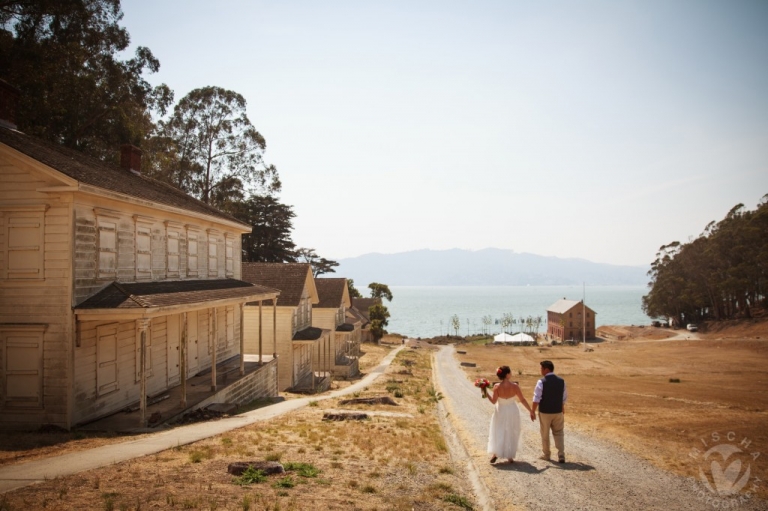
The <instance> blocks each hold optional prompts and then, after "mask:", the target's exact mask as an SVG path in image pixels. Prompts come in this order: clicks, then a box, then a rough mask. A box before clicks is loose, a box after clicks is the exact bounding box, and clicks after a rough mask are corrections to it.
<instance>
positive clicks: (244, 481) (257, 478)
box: [233, 466, 267, 486]
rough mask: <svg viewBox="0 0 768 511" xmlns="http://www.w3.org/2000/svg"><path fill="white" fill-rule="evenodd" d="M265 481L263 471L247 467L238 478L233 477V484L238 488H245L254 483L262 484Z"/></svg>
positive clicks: (265, 477)
mask: <svg viewBox="0 0 768 511" xmlns="http://www.w3.org/2000/svg"><path fill="white" fill-rule="evenodd" d="M266 480H267V476H266V475H265V474H264V471H263V470H259V469H257V468H253V466H249V467H248V468H246V469H245V471H244V472H243V473H242V474H241V475H240V476H239V477H235V478H234V480H233V482H234V483H235V484H237V485H240V486H247V485H249V484H254V483H263V482H264V481H266Z"/></svg>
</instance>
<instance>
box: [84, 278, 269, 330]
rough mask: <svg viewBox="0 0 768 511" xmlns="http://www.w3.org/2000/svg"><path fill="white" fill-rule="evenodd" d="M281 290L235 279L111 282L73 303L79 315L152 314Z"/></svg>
mask: <svg viewBox="0 0 768 511" xmlns="http://www.w3.org/2000/svg"><path fill="white" fill-rule="evenodd" d="M279 294H280V291H278V290H276V289H272V288H268V287H264V286H257V285H255V284H251V283H249V282H243V281H242V280H237V279H211V280H177V281H161V282H134V283H123V282H112V283H111V284H109V285H108V286H107V287H105V288H104V289H102V290H101V291H99V292H98V293H96V294H95V295H93V296H91V297H90V298H88V299H87V300H85V301H84V302H83V303H81V304H80V305H78V306H77V307H75V314H76V315H77V317H78V319H79V320H81V321H83V320H89V319H102V318H104V317H105V316H111V317H115V318H121V319H138V318H152V317H155V316H164V315H167V314H177V313H181V312H186V311H192V310H196V309H200V308H201V307H218V306H225V305H231V304H237V303H244V302H249V301H260V300H271V299H274V298H276V297H277V296H278V295H279Z"/></svg>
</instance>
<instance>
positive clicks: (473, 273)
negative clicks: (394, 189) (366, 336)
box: [326, 248, 648, 289]
mask: <svg viewBox="0 0 768 511" xmlns="http://www.w3.org/2000/svg"><path fill="white" fill-rule="evenodd" d="M338 262H339V267H338V268H336V273H335V275H333V274H331V275H326V276H328V277H330V276H339V277H346V278H351V279H354V281H355V287H357V288H358V289H362V288H365V287H366V286H368V284H369V283H371V282H381V283H383V284H387V285H389V286H526V285H531V286H555V285H576V284H581V283H582V282H585V283H586V284H587V285H589V286H617V285H646V284H647V283H648V276H647V275H646V273H647V272H648V268H647V267H642V266H618V265H613V264H601V263H593V262H591V261H587V260H584V259H561V258H559V257H546V256H540V255H536V254H526V253H516V252H514V251H512V250H502V249H498V248H486V249H483V250H476V251H471V250H461V249H452V250H415V251H412V252H400V253H398V254H377V253H374V254H365V255H361V256H359V257H351V258H348V259H340V260H339V261H338Z"/></svg>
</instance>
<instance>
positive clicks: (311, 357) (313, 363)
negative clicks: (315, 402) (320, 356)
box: [309, 346, 319, 392]
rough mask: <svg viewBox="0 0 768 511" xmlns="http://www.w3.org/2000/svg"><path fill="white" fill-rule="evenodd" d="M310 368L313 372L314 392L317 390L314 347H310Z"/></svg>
mask: <svg viewBox="0 0 768 511" xmlns="http://www.w3.org/2000/svg"><path fill="white" fill-rule="evenodd" d="M318 348H319V346H318ZM309 370H310V372H311V373H312V392H314V391H315V350H314V348H309Z"/></svg>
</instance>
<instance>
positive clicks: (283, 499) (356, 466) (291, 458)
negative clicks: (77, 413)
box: [0, 345, 472, 511]
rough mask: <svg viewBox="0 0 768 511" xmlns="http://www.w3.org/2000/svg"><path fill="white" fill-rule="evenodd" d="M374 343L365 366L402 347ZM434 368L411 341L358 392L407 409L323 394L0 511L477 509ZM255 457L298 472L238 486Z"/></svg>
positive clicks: (7, 503) (15, 499)
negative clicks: (330, 413)
mask: <svg viewBox="0 0 768 511" xmlns="http://www.w3.org/2000/svg"><path fill="white" fill-rule="evenodd" d="M363 349H364V351H366V352H367V353H366V355H365V356H364V357H363V358H362V359H361V362H362V365H363V368H364V369H363V371H365V370H366V369H368V368H370V367H372V366H375V365H377V364H378V361H379V360H380V359H381V358H382V356H383V354H384V353H386V352H388V351H389V349H391V348H389V347H373V346H370V345H365V346H364V348H363ZM373 351H376V352H378V355H377V356H373V354H372V353H371V352H373ZM369 353H370V354H371V355H372V356H371V357H368V354H369ZM366 357H368V360H365V359H366ZM377 358H378V360H374V359H377ZM430 376H431V355H430V353H429V351H427V350H425V349H406V350H403V351H402V352H401V353H400V354H398V356H397V358H396V359H395V361H394V362H393V364H392V365H391V366H390V368H389V370H388V371H387V374H385V375H383V376H382V377H380V378H379V379H378V380H377V381H376V382H375V383H374V384H373V385H371V386H369V387H368V388H366V389H365V390H364V391H362V392H360V393H358V394H357V397H367V396H384V395H388V396H392V397H393V398H394V399H395V401H396V402H397V403H398V406H391V405H375V406H371V405H340V404H339V400H340V399H329V400H319V401H312V402H311V404H310V406H308V407H305V408H303V409H301V410H298V411H296V412H293V413H290V414H287V415H284V416H282V417H279V418H277V419H274V420H270V421H268V422H264V423H258V424H254V425H251V426H248V427H244V428H241V429H238V430H234V431H232V432H230V433H228V434H225V435H221V436H217V437H212V438H210V439H207V440H204V441H200V442H197V443H194V444H190V445H186V446H180V447H178V448H175V449H171V450H168V451H164V452H162V453H159V454H157V455H154V456H148V457H144V458H138V459H136V460H133V461H130V462H125V463H120V464H117V465H113V466H110V467H104V468H101V469H98V470H93V471H89V472H84V473H80V474H77V475H73V476H70V477H66V478H61V479H56V480H52V481H49V482H46V483H43V484H40V485H35V486H29V487H26V488H22V489H19V490H16V491H13V492H10V493H8V494H6V495H4V496H0V509H2V510H4V511H6V510H7V511H10V510H27V509H62V510H65V509H66V510H69V509H72V510H75V509H76V510H81V509H104V510H147V509H205V510H216V509H219V510H225V509H226V510H243V511H248V510H273V511H275V510H300V509H360V510H369V509H403V510H406V509H407V510H411V509H419V510H438V509H451V508H453V509H462V508H470V507H471V506H472V501H471V490H470V488H469V487H468V485H467V482H466V478H465V477H464V475H463V474H462V473H460V472H458V471H455V469H454V467H452V465H451V461H450V456H449V454H448V452H447V448H446V444H445V442H444V440H443V437H442V434H441V431H440V427H439V425H438V422H437V418H436V414H435V410H436V402H437V398H438V396H437V395H436V393H435V392H434V389H433V388H432V386H431V383H430ZM351 397H355V396H353V395H350V396H346V397H345V398H351ZM341 399H344V398H341ZM330 409H334V410H339V409H343V410H354V411H362V412H367V413H369V415H370V417H369V419H367V420H362V421H340V422H335V421H323V420H322V417H323V413H324V411H326V410H330ZM94 441H95V440H94ZM250 460H262V461H263V460H273V461H280V462H281V463H283V464H284V465H286V466H288V467H293V469H292V470H289V471H288V472H287V473H286V474H285V475H282V476H268V477H267V478H266V480H264V481H262V482H252V483H251V484H242V483H243V482H242V481H241V484H238V482H237V481H236V480H235V478H234V477H233V476H232V475H230V474H228V473H227V466H228V465H229V464H230V463H232V462H235V461H250ZM254 479H258V478H254Z"/></svg>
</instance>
